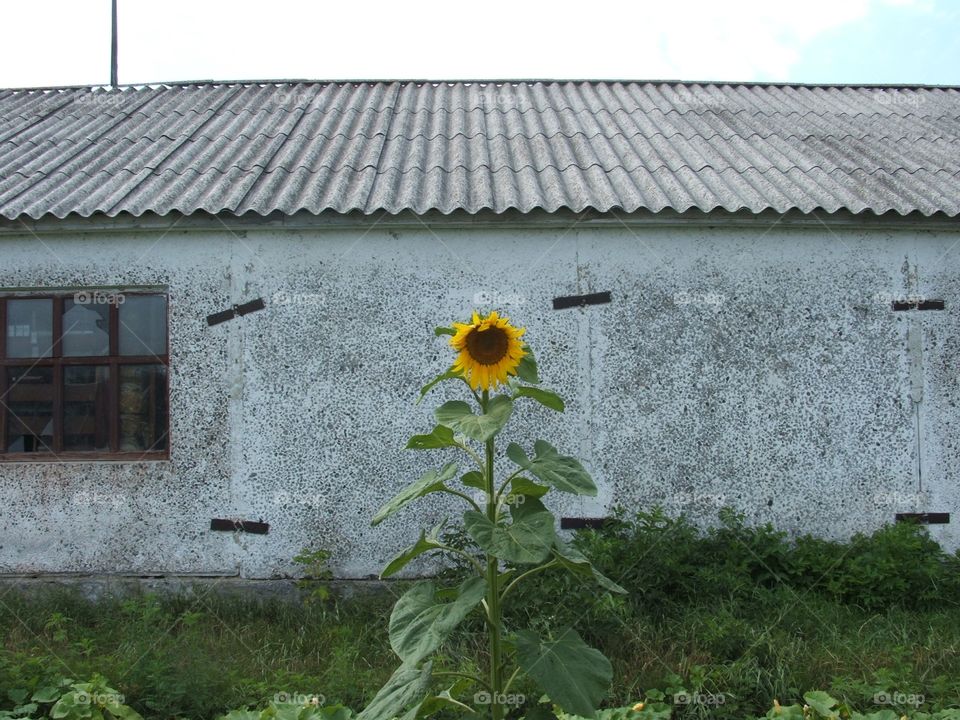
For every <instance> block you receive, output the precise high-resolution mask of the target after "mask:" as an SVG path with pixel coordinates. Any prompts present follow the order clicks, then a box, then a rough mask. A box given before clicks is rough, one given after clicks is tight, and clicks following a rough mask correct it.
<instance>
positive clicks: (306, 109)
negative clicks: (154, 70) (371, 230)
mask: <svg viewBox="0 0 960 720" xmlns="http://www.w3.org/2000/svg"><path fill="white" fill-rule="evenodd" d="M510 209H516V210H519V211H521V212H530V211H533V210H538V209H539V210H546V211H548V212H553V211H557V210H560V209H567V210H572V211H575V212H579V211H581V210H586V209H593V210H597V211H600V212H605V211H609V210H622V211H625V212H633V211H636V210H649V211H652V212H658V211H661V210H665V209H669V210H674V211H678V212H683V211H686V210H690V209H699V210H702V211H704V212H709V211H712V210H718V209H722V210H727V211H731V212H735V211H744V210H745V211H751V212H755V213H759V212H762V211H764V210H771V209H772V210H774V211H777V212H786V211H788V210H800V211H802V212H811V211H813V210H817V209H823V210H826V211H828V212H835V211H838V210H846V211H850V212H853V213H860V212H864V211H869V212H873V213H876V214H882V213H888V212H895V213H900V214H907V213H911V212H919V213H921V214H923V215H932V214H934V213H943V214H945V215H948V216H956V215H957V214H960V89H958V88H949V87H856V86H797V85H762V84H698V83H677V82H599V81H597V82H586V81H584V82H572V81H571V82H561V81H522V82H519V81H518V82H426V81H397V82H237V83H200V84H185V85H159V86H145V87H126V88H121V89H105V88H63V89H46V90H0V215H2V216H4V217H6V218H8V219H15V218H18V217H21V216H29V217H31V218H34V219H39V218H41V217H43V216H48V215H53V216H56V217H59V218H63V217H66V216H68V215H79V216H83V217H87V216H90V215H93V214H97V213H101V214H105V215H107V216H114V215H117V214H119V213H130V214H133V215H141V214H143V213H146V212H151V213H157V214H160V215H165V214H167V213H170V212H180V213H184V214H191V213H196V212H205V213H232V214H236V215H242V214H244V213H249V212H252V213H259V214H261V215H267V214H269V213H272V212H276V211H280V212H282V213H287V214H293V213H295V212H298V211H302V210H306V211H309V212H312V213H321V212H324V211H332V212H336V213H347V212H351V211H359V212H361V213H375V212H380V211H386V212H389V213H399V212H403V211H412V212H414V213H418V214H422V213H427V212H430V211H440V212H442V213H450V212H453V211H457V210H459V211H466V212H468V213H476V212H479V211H481V210H492V211H494V212H498V213H499V212H504V211H506V210H510Z"/></svg>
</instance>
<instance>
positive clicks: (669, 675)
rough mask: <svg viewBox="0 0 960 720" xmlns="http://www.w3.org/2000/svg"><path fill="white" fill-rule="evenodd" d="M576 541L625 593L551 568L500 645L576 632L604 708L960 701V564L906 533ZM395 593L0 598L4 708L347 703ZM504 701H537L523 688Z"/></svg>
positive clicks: (644, 522) (364, 673)
mask: <svg viewBox="0 0 960 720" xmlns="http://www.w3.org/2000/svg"><path fill="white" fill-rule="evenodd" d="M462 540H463V539H462V538H461V541H462ZM449 541H451V542H456V541H457V538H451V539H449ZM577 544H578V546H579V547H580V549H581V550H582V551H583V552H584V554H586V555H587V556H588V557H590V558H591V559H592V560H593V561H594V563H595V564H596V565H597V566H598V568H599V569H600V570H602V571H603V572H605V573H606V574H607V575H608V576H610V577H613V578H615V579H616V580H617V581H618V582H621V583H622V584H623V585H624V586H625V587H627V588H628V589H629V590H630V594H629V595H628V596H626V597H623V596H613V595H610V594H607V593H601V592H599V591H598V590H597V589H596V587H595V586H594V585H593V584H592V583H585V582H584V581H583V579H582V578H577V577H573V576H570V575H568V574H565V573H563V572H559V571H548V572H545V573H542V574H541V575H539V576H538V577H537V580H536V582H532V583H530V584H529V585H527V586H521V589H519V590H518V591H517V592H516V593H515V594H512V595H511V598H510V601H509V604H508V607H507V608H506V615H505V622H506V624H507V625H508V627H507V630H508V632H509V631H510V630H511V629H523V628H527V627H532V628H533V629H535V630H537V631H538V632H540V633H541V634H546V633H549V632H551V631H552V630H553V629H556V628H559V627H563V626H569V625H572V626H574V627H576V629H577V630H578V632H579V633H580V634H581V635H582V636H583V637H584V639H585V640H586V641H587V642H588V643H590V644H592V645H594V646H595V647H598V648H599V649H601V650H602V651H603V652H604V654H606V655H607V657H609V658H610V660H611V661H612V663H613V665H614V685H613V688H612V689H611V693H610V696H609V698H608V704H609V705H610V706H616V705H627V704H632V703H634V702H636V701H638V700H640V699H642V698H643V697H645V696H649V694H650V693H651V690H655V691H660V692H662V693H663V694H664V695H666V696H670V695H672V694H675V693H686V694H688V695H690V694H693V695H698V694H699V695H703V696H706V697H710V698H720V699H722V703H720V704H712V705H709V704H702V703H701V704H697V703H691V704H688V705H676V706H675V707H674V716H673V717H674V718H677V719H679V720H683V719H684V718H711V719H713V720H724V719H726V718H729V719H730V720H733V719H736V720H743V719H744V718H749V717H755V716H760V715H763V714H765V713H766V711H767V710H768V709H769V708H770V706H771V703H772V701H773V699H774V698H776V699H778V700H779V701H780V702H781V703H783V704H789V703H794V702H798V701H801V702H802V699H801V698H802V695H803V693H804V692H807V691H809V690H825V691H827V692H829V693H830V694H831V695H833V696H834V697H836V698H838V699H839V700H841V701H843V702H846V703H848V704H849V705H851V706H853V707H857V708H860V709H861V710H864V711H874V710H880V709H883V708H884V707H889V706H882V705H878V704H877V702H876V700H875V698H876V697H877V695H878V693H888V694H891V695H892V694H897V695H899V696H900V697H907V698H922V709H923V710H927V711H936V710H940V709H943V708H946V707H960V557H958V556H957V555H948V554H946V553H943V551H942V550H941V549H940V548H939V547H938V546H937V545H936V543H933V542H932V541H931V540H930V539H929V538H928V537H927V536H926V534H925V533H924V531H923V530H922V528H915V527H908V526H890V527H888V528H883V529H881V530H879V531H877V532H876V533H874V534H873V535H871V536H858V537H855V538H853V539H852V540H851V541H849V542H847V543H834V542H828V541H822V540H817V539H813V538H800V539H797V540H789V539H787V538H786V537H785V536H783V535H782V534H780V533H778V532H776V531H775V530H774V529H773V528H771V527H769V526H763V527H758V528H748V527H746V526H745V525H744V524H743V523H742V521H741V519H739V518H737V517H735V516H732V515H727V516H725V517H724V518H722V523H721V525H720V526H719V527H718V528H716V529H714V530H710V531H707V532H702V531H700V530H697V529H696V528H694V527H692V526H691V525H689V524H688V523H686V522H684V521H683V520H682V519H680V520H676V519H667V518H665V517H664V516H662V515H661V514H658V513H650V514H643V513H641V514H638V515H637V516H636V517H635V518H630V519H624V518H621V519H620V520H619V521H618V522H615V523H612V524H611V525H610V526H609V527H608V528H607V529H605V530H602V531H599V532H587V533H583V534H581V535H580V536H579V537H578V539H577ZM463 547H464V549H469V541H468V540H466V541H463ZM458 574H459V571H458V570H457V569H456V568H453V569H451V570H450V571H447V572H446V573H444V575H443V579H444V580H446V581H450V582H455V581H456V580H457V579H458ZM402 590H403V587H402V584H401V585H399V586H394V587H391V588H390V592H382V593H373V594H357V595H354V596H352V597H350V598H340V599H330V600H327V601H323V602H314V603H307V604H302V605H301V604H296V603H291V602H286V601H282V600H256V599H253V598H249V597H240V596H222V595H217V594H210V595H203V594H202V591H201V593H200V595H199V596H198V597H199V599H197V598H196V597H194V598H191V597H189V596H186V597H162V598H161V597H156V596H150V595H147V596H142V597H133V598H128V599H124V600H120V599H113V600H102V601H100V602H96V603H94V602H90V601H87V600H85V599H83V598H82V597H80V596H79V595H77V594H74V593H70V592H66V591H63V592H58V593H48V594H44V595H38V594H32V595H29V596H28V595H19V594H17V593H13V592H12V593H8V594H7V595H6V596H4V597H3V599H2V602H0V632H2V637H3V638H4V639H3V644H2V646H0V710H4V709H10V708H12V707H13V706H14V705H16V704H17V703H18V702H20V701H21V700H22V699H23V697H24V695H25V694H28V693H30V692H32V691H33V690H34V689H36V688H38V687H42V686H44V685H47V684H51V681H56V680H57V679H59V678H60V677H63V676H66V677H71V678H74V679H78V680H86V679H89V678H90V677H91V676H92V675H93V674H94V673H100V674H102V675H104V676H106V678H107V679H108V680H109V681H110V684H111V685H112V686H113V687H115V688H117V689H118V690H119V691H120V692H121V693H123V694H124V695H125V696H126V701H127V703H128V704H130V705H132V706H133V707H134V708H135V709H136V710H138V711H139V712H140V713H141V714H142V715H144V717H146V718H164V719H166V718H191V719H192V720H207V719H212V718H215V717H217V716H219V715H221V714H223V713H225V712H227V711H228V710H231V709H234V708H240V707H244V706H251V707H252V706H262V705H263V704H265V703H267V702H269V701H271V700H273V699H275V698H276V697H277V696H280V697H283V696H284V695H286V696H288V697H289V696H312V695H318V696H323V699H324V700H325V701H326V702H327V703H329V704H333V703H343V704H344V705H348V706H350V707H353V708H356V709H359V708H361V707H363V706H364V705H365V704H366V702H367V701H368V700H369V699H370V698H372V696H373V695H374V694H375V693H376V691H377V690H378V689H379V688H380V686H381V685H382V684H383V683H384V681H385V680H386V679H387V678H388V677H389V676H390V674H391V673H392V672H393V670H394V669H395V668H396V666H397V664H398V661H397V659H396V657H395V656H394V655H393V653H392V652H391V650H390V646H389V642H388V640H387V620H388V618H389V614H390V609H391V607H392V604H393V602H394V600H395V597H396V596H397V595H398V594H399V593H400V592H402ZM485 648H486V638H485V635H484V633H483V628H482V626H481V624H480V621H479V620H478V619H475V620H472V621H469V622H467V623H466V624H465V625H464V627H463V630H462V632H460V633H459V634H458V635H456V636H455V637H454V638H453V639H452V640H451V641H450V642H448V643H447V644H446V645H445V647H444V652H443V655H442V656H441V657H440V658H438V659H437V664H438V667H440V668H442V669H446V670H459V671H466V672H471V671H476V670H477V669H478V667H479V666H480V664H481V663H482V661H483V660H484V653H485ZM513 691H515V692H518V693H522V694H524V695H526V696H527V697H528V698H529V699H531V700H533V699H536V698H538V697H539V695H540V693H539V692H537V691H536V690H535V689H534V688H533V687H532V686H531V685H529V684H520V685H519V686H517V687H515V688H513ZM468 692H472V690H470V691H468ZM892 709H894V710H897V711H898V712H901V711H905V710H907V709H909V708H907V707H897V706H896V705H894V706H893V707H892Z"/></svg>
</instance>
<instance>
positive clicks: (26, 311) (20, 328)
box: [7, 298, 53, 358]
mask: <svg viewBox="0 0 960 720" xmlns="http://www.w3.org/2000/svg"><path fill="white" fill-rule="evenodd" d="M52 350H53V300H51V299H49V298H37V299H31V300H14V299H10V300H7V357H8V358H38V357H50V353H51V351H52Z"/></svg>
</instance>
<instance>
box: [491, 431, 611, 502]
mask: <svg viewBox="0 0 960 720" xmlns="http://www.w3.org/2000/svg"><path fill="white" fill-rule="evenodd" d="M533 449H534V452H535V456H534V458H533V459H532V460H531V459H530V458H529V457H527V454H526V453H525V452H524V451H523V448H521V447H520V446H519V445H517V444H516V443H510V445H508V446H507V457H509V458H510V459H511V460H512V461H513V462H515V463H516V464H517V465H519V466H520V467H522V468H523V469H524V470H529V471H530V472H531V473H533V474H534V475H535V476H537V478H539V479H540V481H541V482H545V483H546V484H547V485H552V486H553V487H555V488H556V489H557V490H562V491H563V492H568V493H573V494H574V495H591V496H593V495H596V494H597V486H596V485H594V484H593V478H591V477H590V473H588V472H587V471H586V470H585V469H584V467H583V465H581V464H580V461H579V460H577V459H576V458H573V457H570V456H569V455H561V454H560V453H558V452H557V449H556V448H555V447H554V446H553V445H551V444H550V443H548V442H547V441H546V440H537V442H536V443H534V445H533Z"/></svg>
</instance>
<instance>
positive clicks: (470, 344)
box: [467, 327, 509, 365]
mask: <svg viewBox="0 0 960 720" xmlns="http://www.w3.org/2000/svg"><path fill="white" fill-rule="evenodd" d="M508 345H509V338H508V337H507V333H506V332H505V331H504V330H503V328H498V327H492V328H489V329H487V330H474V331H473V332H472V333H470V334H469V335H467V352H469V353H470V357H472V358H473V359H474V360H476V361H477V362H478V363H480V364H481V365H496V364H497V363H498V362H500V361H501V360H503V358H505V357H506V355H507V347H508Z"/></svg>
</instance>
